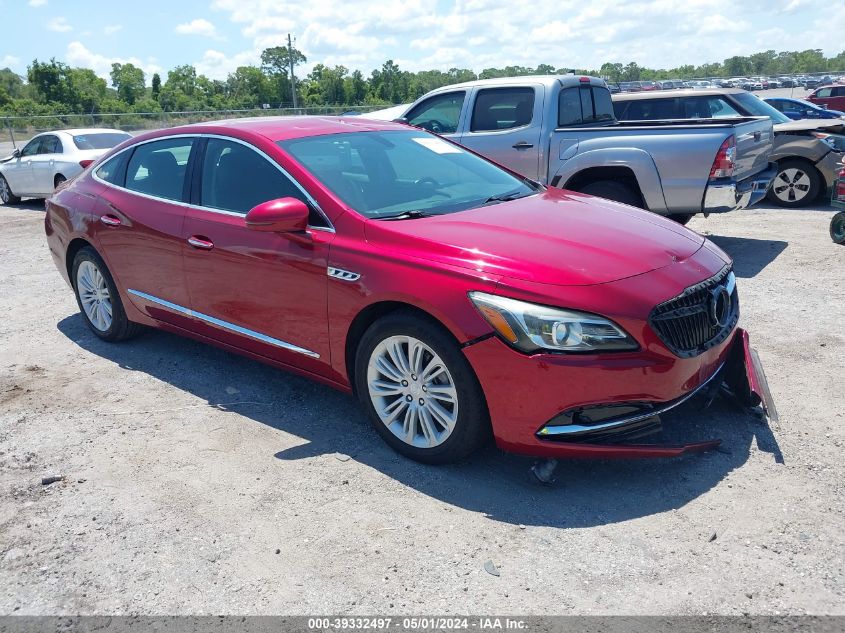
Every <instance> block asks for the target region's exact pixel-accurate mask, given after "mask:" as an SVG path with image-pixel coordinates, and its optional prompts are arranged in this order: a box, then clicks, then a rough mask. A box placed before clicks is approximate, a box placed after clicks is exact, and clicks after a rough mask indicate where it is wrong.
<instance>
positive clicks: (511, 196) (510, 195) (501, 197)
mask: <svg viewBox="0 0 845 633" xmlns="http://www.w3.org/2000/svg"><path fill="white" fill-rule="evenodd" d="M532 193H536V192H531V191H529V192H527V193H526V192H524V191H523V190H522V189H517V190H516V191H507V192H505V193H499V194H496V195H495V196H490V197H489V198H487V200H485V201H484V204H492V203H493V202H508V201H510V200H516V199H517V198H524V197H525V196H530V195H531V194H532Z"/></svg>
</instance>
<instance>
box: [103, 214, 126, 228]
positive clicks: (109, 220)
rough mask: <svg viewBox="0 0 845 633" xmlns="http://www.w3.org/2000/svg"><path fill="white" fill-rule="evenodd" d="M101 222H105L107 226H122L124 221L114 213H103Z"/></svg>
mask: <svg viewBox="0 0 845 633" xmlns="http://www.w3.org/2000/svg"><path fill="white" fill-rule="evenodd" d="M100 222H102V223H103V224H105V225H106V226H120V225H121V224H123V222H121V221H120V218H118V217H115V216H113V215H101V216H100Z"/></svg>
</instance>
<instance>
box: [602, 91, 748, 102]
mask: <svg viewBox="0 0 845 633" xmlns="http://www.w3.org/2000/svg"><path fill="white" fill-rule="evenodd" d="M742 92H746V91H745V90H742V89H741V88H712V89H707V90H673V91H672V92H635V93H632V94H624V95H622V94H618V95H613V100H614V101H639V100H640V99H661V98H663V99H669V98H670V97H712V96H718V95H735V94H739V93H742Z"/></svg>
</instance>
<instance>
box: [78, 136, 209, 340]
mask: <svg viewBox="0 0 845 633" xmlns="http://www.w3.org/2000/svg"><path fill="white" fill-rule="evenodd" d="M197 143H198V138H197V137H193V136H178V137H172V138H165V139H157V140H153V141H148V142H146V143H141V144H138V145H135V146H134V147H132V148H130V149H127V150H125V151H123V152H121V153H120V154H118V155H116V156H115V157H113V158H112V159H110V160H108V161H107V162H106V163H104V164H103V165H102V166H101V167H99V168H98V169H97V171H96V172H95V174H94V176H95V178H96V179H97V180H99V181H100V182H101V183H103V184H104V185H105V186H104V187H103V190H102V192H101V193H100V195H99V197H98V199H97V201H96V203H95V207H94V214H95V216H94V217H95V221H94V222H93V223H92V228H91V230H92V234H93V237H94V239H95V240H96V241H97V242H99V247H100V248H99V250H100V252H101V253H102V254H103V256H104V258H105V259H106V263H107V264H108V266H109V270H110V271H111V272H112V274H113V275H114V276H115V277H116V278H117V279H118V281H119V285H120V286H121V287H122V288H124V289H125V290H126V291H127V293H128V298H129V300H130V301H131V302H132V303H133V304H134V305H135V306H137V307H138V308H139V309H140V310H142V311H144V312H146V313H147V314H148V315H149V316H151V317H153V318H155V319H158V320H160V321H164V322H167V323H172V324H174V325H178V326H180V327H190V325H191V324H192V323H193V319H191V318H190V315H189V311H188V303H189V300H188V295H187V291H186V289H185V278H184V270H183V262H182V258H183V254H184V253H183V250H184V240H183V237H182V226H183V224H184V221H185V211H186V209H187V201H188V199H189V187H188V181H187V177H186V175H187V173H188V164H189V161H190V160H191V158H192V154H193V152H194V151H195V150H196V147H197Z"/></svg>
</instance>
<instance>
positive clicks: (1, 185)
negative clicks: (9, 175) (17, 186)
mask: <svg viewBox="0 0 845 633" xmlns="http://www.w3.org/2000/svg"><path fill="white" fill-rule="evenodd" d="M0 202H2V203H3V204H20V202H21V199H20V197H19V196H16V195H15V194H13V193H12V189H11V188H10V187H9V183H8V182H6V179H5V178H4V177H3V175H2V174H0Z"/></svg>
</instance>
